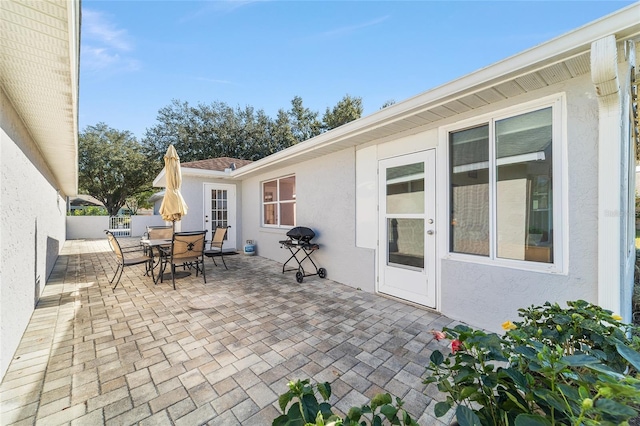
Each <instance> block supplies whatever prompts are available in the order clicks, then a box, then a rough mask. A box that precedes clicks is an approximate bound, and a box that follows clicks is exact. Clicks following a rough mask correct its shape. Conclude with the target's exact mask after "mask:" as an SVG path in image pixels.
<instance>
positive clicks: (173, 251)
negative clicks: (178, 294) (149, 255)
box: [160, 231, 207, 290]
mask: <svg viewBox="0 0 640 426" xmlns="http://www.w3.org/2000/svg"><path fill="white" fill-rule="evenodd" d="M206 234H207V231H194V232H175V233H174V234H173V239H172V240H171V247H168V248H166V249H165V248H161V250H162V252H163V253H162V256H161V262H162V267H161V268H160V282H163V281H164V276H163V273H164V271H165V269H166V268H167V265H170V266H171V281H172V282H173V289H174V290H175V289H176V276H175V275H176V266H189V267H195V271H196V276H198V273H200V272H202V278H204V282H205V284H206V282H207V277H206V275H205V270H204V246H205V236H206ZM201 268H202V269H201Z"/></svg>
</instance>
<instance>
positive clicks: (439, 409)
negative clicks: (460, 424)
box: [433, 401, 451, 417]
mask: <svg viewBox="0 0 640 426" xmlns="http://www.w3.org/2000/svg"><path fill="white" fill-rule="evenodd" d="M450 409H451V404H449V403H448V402H444V401H443V402H438V403H437V404H436V405H435V407H433V413H434V414H435V415H436V417H442V416H444V415H445V414H447V412H448V411H449V410H450Z"/></svg>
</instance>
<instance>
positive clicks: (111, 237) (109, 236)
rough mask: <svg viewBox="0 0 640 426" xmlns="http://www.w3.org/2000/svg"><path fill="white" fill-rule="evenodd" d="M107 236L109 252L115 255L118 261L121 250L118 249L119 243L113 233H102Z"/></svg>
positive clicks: (120, 256)
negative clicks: (111, 251)
mask: <svg viewBox="0 0 640 426" xmlns="http://www.w3.org/2000/svg"><path fill="white" fill-rule="evenodd" d="M104 232H105V233H106V234H107V240H108V241H109V245H110V246H111V250H113V252H114V253H115V255H116V257H117V258H118V259H119V260H122V249H121V248H120V243H119V242H118V239H117V238H116V236H115V235H113V232H111V231H104Z"/></svg>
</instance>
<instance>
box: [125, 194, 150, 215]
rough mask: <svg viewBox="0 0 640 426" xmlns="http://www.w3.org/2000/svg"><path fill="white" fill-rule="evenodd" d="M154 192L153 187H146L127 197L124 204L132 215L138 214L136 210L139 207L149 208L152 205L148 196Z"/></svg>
mask: <svg viewBox="0 0 640 426" xmlns="http://www.w3.org/2000/svg"><path fill="white" fill-rule="evenodd" d="M154 192H155V191H153V189H146V190H144V191H142V192H139V193H138V194H136V195H132V196H131V197H127V199H126V200H125V202H124V204H125V206H126V207H127V209H129V211H130V212H131V214H132V215H135V214H138V210H140V209H150V208H152V207H153V203H150V202H149V198H150V197H151V196H152V195H153V193H154Z"/></svg>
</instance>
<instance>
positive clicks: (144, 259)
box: [105, 231, 153, 290]
mask: <svg viewBox="0 0 640 426" xmlns="http://www.w3.org/2000/svg"><path fill="white" fill-rule="evenodd" d="M105 232H106V234H107V240H109V245H110V246H111V250H113V253H114V254H115V255H116V260H117V261H118V266H117V267H116V272H115V273H114V274H113V278H111V281H109V282H110V283H113V280H115V279H116V275H117V276H118V280H117V281H116V284H115V285H114V286H113V289H114V290H115V289H116V287H117V286H118V283H119V282H120V278H121V277H122V271H124V268H125V267H126V266H134V265H141V264H143V263H146V271H149V269H151V271H152V274H153V268H152V266H153V265H151V257H150V256H148V255H147V254H145V253H144V252H143V251H142V250H141V249H140V248H139V247H131V248H127V249H124V250H123V249H122V247H121V246H120V243H119V242H118V239H117V238H116V236H115V235H113V232H111V231H105ZM136 254H137V255H136Z"/></svg>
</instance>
